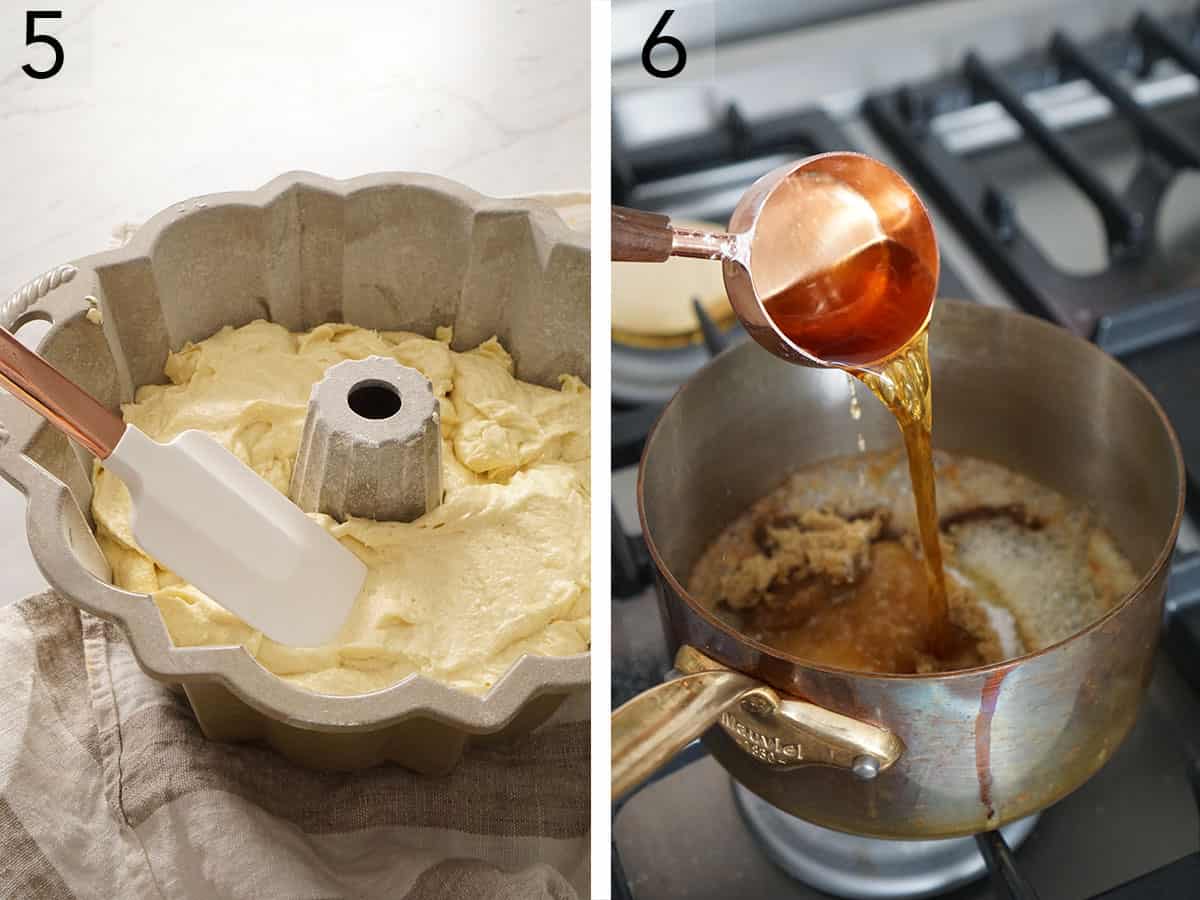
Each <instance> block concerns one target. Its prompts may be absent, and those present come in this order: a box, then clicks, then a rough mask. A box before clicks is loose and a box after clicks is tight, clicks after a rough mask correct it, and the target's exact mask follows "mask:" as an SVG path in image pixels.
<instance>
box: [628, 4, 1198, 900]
mask: <svg viewBox="0 0 1200 900" xmlns="http://www.w3.org/2000/svg"><path fill="white" fill-rule="evenodd" d="M751 5H752V6H754V7H755V8H756V9H757V11H758V12H759V13H761V14H762V15H763V16H767V15H768V12H769V11H768V10H767V7H769V6H771V4H769V3H765V2H759V0H751ZM883 5H885V4H872V6H883ZM619 6H620V4H618V7H619ZM891 6H892V7H894V8H893V9H890V10H888V11H885V12H881V13H874V14H870V15H861V16H858V17H854V18H847V19H845V20H840V21H834V22H831V23H825V24H821V25H819V26H813V27H808V28H804V29H801V30H796V31H784V32H780V33H774V34H769V35H767V36H764V37H759V38H756V39H751V40H742V41H740V42H739V43H735V44H732V45H730V46H728V47H722V48H720V50H719V54H718V57H717V66H716V71H717V79H716V81H715V82H714V83H712V84H709V85H707V86H703V87H700V88H692V89H688V90H683V89H675V90H666V91H638V92H630V93H621V92H620V90H619V89H620V87H621V85H622V84H624V83H626V82H628V81H629V80H630V79H629V78H628V77H626V75H625V74H623V73H627V70H628V65H625V64H623V63H622V60H621V59H617V60H615V63H616V65H615V68H614V87H615V89H616V90H617V91H618V93H617V95H616V96H615V97H614V131H613V135H614V146H613V192H614V200H615V201H616V202H620V203H624V204H626V205H630V206H640V207H643V208H652V209H660V210H664V211H668V212H671V213H673V214H675V215H680V216H687V217H692V218H706V219H716V220H718V221H720V220H723V219H725V218H727V217H728V215H729V213H730V211H731V210H732V207H733V205H734V204H735V203H736V201H737V199H738V197H739V196H740V194H741V192H742V190H743V189H744V188H745V187H746V186H747V185H748V184H749V183H750V181H752V180H753V179H754V178H756V177H757V176H758V175H759V174H762V173H763V172H765V171H767V170H769V169H770V168H772V167H774V166H775V165H778V164H780V163H781V162H784V161H786V160H788V159H793V158H797V157H800V156H804V155H808V154H811V153H815V152H821V151H823V150H832V149H857V150H860V151H862V152H865V153H869V154H871V155H873V156H877V157H879V158H881V159H883V160H885V161H887V162H889V163H891V164H893V165H895V166H896V167H897V168H899V169H900V171H902V172H904V173H905V174H906V176H908V177H909V178H910V179H911V180H912V181H913V182H914V183H915V184H916V186H917V187H918V190H919V191H921V192H922V194H923V195H924V196H925V197H926V198H927V199H928V200H929V201H930V207H931V211H932V214H933V217H934V222H935V226H936V227H937V229H938V237H939V242H940V244H941V248H942V257H943V276H942V282H941V290H940V293H941V295H942V296H957V297H966V298H968V299H973V300H975V301H977V302H982V303H988V304H995V305H1004V306H1015V307H1018V308H1021V309H1024V310H1026V311H1029V312H1032V313H1034V314H1036V315H1041V316H1044V317H1047V318H1050V319H1052V320H1054V321H1058V322H1059V323H1060V324H1062V325H1064V326H1065V327H1068V328H1071V329H1072V330H1075V331H1076V332H1077V333H1079V334H1081V335H1082V336H1084V337H1087V338H1089V339H1091V340H1094V341H1096V342H1097V343H1099V344H1100V346H1102V347H1104V348H1105V349H1106V350H1108V351H1109V352H1111V353H1113V354H1114V355H1116V356H1117V357H1118V358H1119V359H1121V360H1122V361H1123V362H1124V363H1125V364H1126V365H1128V366H1129V367H1130V368H1131V369H1133V370H1134V371H1135V372H1136V373H1137V374H1138V375H1139V376H1140V377H1141V378H1142V379H1143V381H1145V383H1146V384H1147V385H1148V387H1149V388H1150V389H1151V390H1152V391H1153V392H1154V393H1155V394H1156V396H1157V397H1158V398H1159V400H1160V402H1162V403H1163V405H1164V407H1165V408H1166V410H1167V413H1168V415H1169V417H1170V418H1171V420H1172V422H1173V424H1174V425H1175V428H1176V430H1177V431H1178V433H1179V435H1180V438H1181V441H1182V443H1183V445H1184V450H1185V456H1186V461H1187V465H1188V471H1189V485H1190V492H1189V504H1188V505H1189V521H1187V522H1185V528H1184V532H1183V534H1182V535H1181V539H1180V545H1179V546H1180V552H1179V554H1178V558H1177V562H1176V565H1175V568H1174V569H1173V576H1172V586H1171V589H1170V592H1169V597H1168V616H1167V622H1166V626H1165V632H1164V643H1163V650H1162V651H1161V652H1160V654H1159V660H1158V662H1157V665H1156V670H1155V676H1154V680H1153V682H1152V684H1151V686H1150V690H1149V695H1148V699H1147V702H1146V704H1145V706H1144V708H1143V710H1142V712H1141V716H1140V718H1139V720H1138V723H1137V726H1136V727H1135V729H1134V731H1133V733H1132V734H1131V735H1130V737H1129V738H1128V740H1127V741H1126V742H1125V744H1124V745H1123V746H1122V747H1121V749H1120V751H1119V752H1118V753H1117V754H1116V755H1115V756H1114V758H1113V759H1112V760H1111V762H1110V763H1109V764H1108V765H1107V766H1106V767H1105V768H1104V769H1103V770H1102V771H1101V772H1100V773H1099V774H1098V775H1097V776H1096V777H1094V778H1093V779H1092V780H1091V781H1089V782H1088V783H1087V784H1086V785H1085V786H1084V787H1083V788H1081V789H1080V790H1078V791H1077V792H1076V793H1074V794H1072V795H1071V796H1069V797H1067V798H1066V799H1065V800H1063V801H1061V802H1060V803H1058V804H1057V805H1055V806H1054V807H1051V808H1050V809H1048V810H1046V811H1045V812H1044V813H1043V814H1042V816H1041V818H1040V819H1039V820H1038V821H1037V822H1036V823H1035V824H1034V825H1033V827H1032V831H1031V832H1030V833H1029V835H1028V837H1027V838H1026V839H1025V840H1024V842H1023V843H1021V844H1020V846H1019V848H1017V849H1015V850H1014V851H1013V852H1012V853H1009V852H1007V848H1006V847H1005V846H1004V844H1003V842H1002V841H999V840H998V839H996V838H994V836H987V837H981V839H980V848H979V849H980V851H981V855H979V856H978V858H977V859H976V860H974V861H973V862H972V865H973V866H974V868H975V869H976V870H977V871H981V870H982V860H983V858H984V855H987V856H988V857H989V859H990V861H991V862H992V863H994V864H996V866H997V867H998V869H1004V867H1005V866H1009V867H1010V868H1011V869H1012V870H1015V872H1016V876H1015V877H1011V878H1009V879H1008V882H1007V883H1008V884H1009V885H1010V886H1009V887H1006V886H1005V882H1004V879H1003V878H998V877H994V878H992V879H982V880H978V879H977V880H975V881H974V882H972V883H971V884H969V885H967V886H965V887H957V888H951V889H949V890H950V892H949V893H947V892H946V891H945V890H941V889H938V890H935V891H934V892H935V893H937V895H938V896H947V897H954V898H985V897H996V898H1003V897H1009V896H1012V897H1032V896H1041V897H1044V898H1068V900H1070V898H1090V897H1101V896H1103V897H1109V898H1113V900H1115V898H1128V897H1138V898H1143V897H1149V898H1153V897H1163V898H1167V897H1170V898H1175V897H1187V896H1200V853H1198V852H1197V847H1198V843H1200V816H1198V813H1197V801H1196V796H1195V794H1194V790H1195V788H1194V785H1195V784H1196V783H1197V782H1196V778H1197V771H1198V768H1197V767H1198V766H1200V763H1198V760H1200V541H1198V540H1197V531H1196V528H1195V524H1194V522H1195V520H1196V517H1197V514H1198V513H1200V405H1198V404H1197V403H1196V401H1195V397H1196V396H1198V395H1200V79H1198V77H1197V76H1200V10H1198V9H1197V7H1196V5H1195V4H1194V3H1184V2H1171V0H1147V2H1142V3H1133V2H1123V0H1088V2H1082V0H1010V2H1007V3H998V2H990V0H957V2H942V3H936V2H929V3H920V4H909V3H894V4H891ZM759 7H761V9H758V8H759ZM724 8H725V5H723V4H718V14H719V15H718V26H720V24H721V22H720V13H721V10H722V9H724ZM617 24H619V20H617V19H614V25H615V26H616V25H617ZM734 31H736V29H734ZM722 35H723V31H722V29H721V28H720V27H718V38H719V39H721V38H722ZM617 37H619V36H617ZM972 51H974V52H975V59H974V61H972V62H966V61H967V59H968V55H969V54H970V53H971V52H972ZM781 85H786V86H787V88H786V89H781V87H780V86H781ZM1043 125H1045V126H1046V127H1042V126H1043ZM704 324H706V325H708V326H709V328H708V332H709V334H708V337H709V338H710V340H709V341H708V342H707V343H708V344H709V348H708V349H709V350H710V352H715V351H717V350H719V346H716V345H717V344H720V343H722V342H728V341H732V340H742V339H744V337H745V336H744V334H741V333H740V331H739V330H738V329H736V328H735V329H732V330H730V331H729V332H727V333H725V334H723V335H715V336H714V334H713V332H714V329H713V328H712V327H711V323H704ZM714 337H715V338H717V339H716V340H714V339H713V338H714ZM706 358H707V354H706V353H705V352H704V348H703V347H701V346H695V347H693V348H691V349H690V350H689V351H688V353H686V354H677V355H675V356H674V357H671V356H668V355H663V356H661V357H659V358H657V359H655V360H653V361H649V362H648V361H647V360H644V359H643V360H638V361H637V362H638V365H640V366H641V368H640V369H637V368H636V367H635V368H632V369H622V366H623V365H625V364H626V363H628V362H629V361H630V357H629V355H628V354H627V353H626V352H625V348H621V347H619V346H614V355H613V366H614V374H613V386H614V420H613V467H614V471H613V498H614V535H615V536H616V537H615V540H614V547H613V564H614V582H613V584H614V595H615V596H614V601H613V602H614V609H613V703H614V706H615V705H617V704H619V703H621V702H623V701H624V700H625V699H628V698H629V697H630V696H632V695H633V694H634V693H636V692H638V691H640V690H644V689H645V688H646V687H649V686H650V685H652V684H655V683H657V682H658V681H660V680H661V679H662V677H663V675H664V674H665V672H666V671H667V669H668V667H669V662H668V660H667V658H666V651H665V647H664V646H663V640H662V632H661V626H660V624H659V622H658V614H657V604H656V601H655V599H654V597H653V592H652V591H651V590H650V589H649V588H648V585H649V583H650V581H649V579H650V567H649V563H648V560H647V559H646V556H645V551H644V546H643V545H641V542H640V540H638V539H637V538H636V534H637V531H638V529H637V517H636V508H635V501H634V495H633V492H634V479H635V472H634V469H633V468H632V465H633V464H634V463H635V462H636V460H637V458H638V456H639V454H640V450H641V443H642V440H643V439H644V437H645V434H646V432H647V431H648V429H649V427H650V425H651V424H652V423H653V420H654V418H655V416H656V415H657V413H658V411H659V410H660V409H661V406H662V404H663V403H665V402H666V400H667V399H669V396H670V394H671V392H672V391H673V389H674V387H675V386H677V384H678V383H680V382H682V381H683V380H686V378H687V377H689V375H690V374H691V372H693V371H695V369H696V368H698V367H699V366H700V365H702V364H703V362H704V361H705V359H706ZM647 365H649V366H651V367H652V368H653V375H654V379H655V381H654V383H653V384H650V386H649V388H647V385H648V384H649V382H647V381H645V380H644V379H643V380H642V381H641V382H638V383H637V385H636V387H637V390H635V391H633V392H631V393H630V394H629V395H628V396H622V395H621V387H622V385H623V384H625V383H633V382H636V381H637V379H638V378H639V377H641V375H642V374H644V373H645V372H646V371H647V368H646V366H647ZM935 390H936V388H935ZM935 436H936V428H935ZM618 525H619V526H620V530H618V529H617V527H616V526H618ZM621 532H625V533H627V534H630V535H634V537H633V538H632V539H631V540H629V541H624V540H621V539H620V536H621ZM693 757H695V758H694V759H693ZM677 766H678V768H677V770H675V771H673V772H672V773H671V774H669V775H667V776H666V777H664V778H662V779H661V780H658V781H656V782H654V783H652V784H650V785H649V786H647V787H644V788H643V789H642V790H641V791H639V792H637V793H635V794H634V795H632V797H631V798H630V799H628V801H627V802H626V803H625V804H624V805H623V806H621V807H619V808H618V809H617V810H616V811H615V814H614V815H615V817H614V832H613V833H614V844H613V847H614V861H615V862H617V863H618V864H619V869H618V870H617V871H616V872H615V874H614V894H615V895H616V896H621V897H631V898H634V900H648V898H653V900H672V898H683V897H688V898H709V897H711V898H718V897H719V898H729V897H763V898H776V897H779V898H810V897H826V896H830V894H827V893H822V892H821V891H820V890H818V889H817V888H816V887H813V886H811V885H810V884H804V883H802V882H800V881H798V880H796V879H795V878H792V877H790V876H789V875H788V874H786V873H785V871H784V869H783V868H781V867H780V865H778V864H777V863H779V862H780V861H781V860H780V858H779V857H780V854H779V852H778V848H776V851H775V857H776V858H775V860H774V861H773V860H772V856H771V854H770V853H769V852H768V849H767V847H768V844H770V843H772V841H771V840H764V839H762V838H761V837H760V836H756V835H755V834H754V833H753V831H754V828H759V829H763V828H764V827H765V826H764V824H763V823H764V821H766V819H767V818H768V817H764V816H762V815H751V817H750V818H751V819H754V820H755V823H754V824H748V823H747V817H746V816H745V815H744V814H743V813H744V810H745V807H746V804H744V803H743V804H742V805H741V806H740V807H739V803H738V802H737V800H736V799H735V792H734V789H733V786H732V784H731V782H730V779H729V776H727V775H726V774H725V773H724V771H723V770H722V769H721V768H720V767H719V766H717V764H716V763H715V762H714V761H713V760H712V759H710V758H707V757H705V756H704V755H703V753H702V751H701V750H699V748H698V745H694V746H693V748H692V750H691V754H690V756H689V755H686V754H685V756H684V757H681V759H680V760H678V761H677ZM772 821H774V822H775V824H776V826H777V828H782V827H783V826H782V824H781V822H780V820H772ZM796 840H797V842H798V841H799V840H800V839H799V838H796ZM805 840H807V838H805ZM1013 840H1014V845H1015V839H1013ZM775 843H776V844H778V843H779V842H778V841H775ZM983 851H986V854H984V853H983ZM835 852H837V851H835V849H834V848H833V847H832V845H831V849H830V854H831V855H832V854H833V853H835ZM866 852H867V851H866V850H864V851H863V853H866ZM860 855H861V854H860ZM967 855H968V856H969V855H970V854H967ZM887 856H888V854H886V853H885V854H883V856H882V857H880V856H878V855H876V856H875V857H872V858H871V863H870V865H869V866H867V867H866V868H867V869H871V870H872V871H874V870H875V869H876V868H877V864H878V862H879V859H882V858H884V857H887ZM892 856H893V857H895V856H896V854H892ZM861 861H862V860H860V862H861ZM793 868H794V867H793ZM862 868H863V867H862V866H860V869H862ZM850 874H852V875H853V874H855V873H854V872H851V873H850ZM857 874H858V875H861V874H862V872H861V871H860V872H858V873H857ZM876 874H878V873H877V872H876ZM1138 878H1143V880H1141V881H1137V882H1136V883H1133V884H1126V882H1130V880H1131V879H1138ZM934 881H936V878H934ZM914 883H915V882H914ZM929 883H930V884H932V883H933V882H929ZM847 884H850V885H857V887H846V885H847ZM869 885H870V881H869V879H868V880H867V881H857V882H855V881H845V882H843V884H842V888H843V890H842V893H843V894H845V893H846V892H847V891H849V892H850V895H854V891H858V894H857V895H859V896H887V895H888V894H887V893H886V891H883V892H877V893H872V891H874V890H875V888H873V887H870V886H869ZM826 886H827V887H829V888H830V889H835V887H836V886H835V885H830V884H827V885H826ZM1123 886H1124V887H1123ZM881 890H882V889H881ZM939 891H940V892H939ZM1023 891H1028V893H1023ZM1106 892H1112V893H1106ZM910 895H911V894H910Z"/></svg>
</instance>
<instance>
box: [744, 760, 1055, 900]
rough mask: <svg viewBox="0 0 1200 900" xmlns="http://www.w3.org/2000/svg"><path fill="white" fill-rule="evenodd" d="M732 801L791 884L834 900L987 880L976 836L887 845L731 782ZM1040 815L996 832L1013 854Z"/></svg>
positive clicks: (874, 899) (907, 894)
mask: <svg viewBox="0 0 1200 900" xmlns="http://www.w3.org/2000/svg"><path fill="white" fill-rule="evenodd" d="M733 793H734V797H735V798H736V800H737V805H738V810H739V812H741V814H742V818H743V819H744V820H745V822H746V825H747V826H748V827H749V828H750V831H751V832H752V833H753V834H754V836H755V838H756V839H757V840H758V841H759V842H760V843H761V844H762V846H763V848H764V849H765V850H766V852H767V855H768V856H769V857H770V858H771V860H772V861H773V862H774V863H775V864H776V865H777V866H779V867H780V868H781V869H783V870H784V871H785V872H787V873H788V874H789V875H791V876H792V877H793V878H795V879H796V880H798V881H802V882H804V883H805V884H808V885H810V886H812V887H815V888H818V889H820V890H822V891H824V892H826V893H827V894H832V895H833V896H835V897H847V898H851V900H900V898H906V900H907V898H916V897H933V896H937V895H938V894H943V893H946V892H948V891H951V890H954V889H955V888H957V887H960V886H962V885H964V884H967V883H968V882H971V881H975V880H976V879H979V878H982V877H984V875H986V874H987V863H986V862H985V859H984V856H983V855H982V854H981V853H980V847H979V845H978V844H977V842H976V840H975V839H974V838H969V837H964V838H949V839H945V840H936V841H887V840H881V839H879V838H868V837H859V836H857V835H853V834H843V833H842V832H840V831H831V830H830V829H828V828H822V827H821V826H819V825H813V824H812V823H811V822H806V821H804V820H803V819H798V818H796V817H795V816H792V815H789V814H788V813H785V812H783V811H782V810H780V809H778V808H777V807H775V806H772V805H771V804H770V803H767V802H766V801H765V800H763V799H761V798H760V797H758V796H757V795H756V794H754V793H752V792H751V791H749V790H747V789H746V788H744V787H742V786H741V785H740V784H738V783H736V782H734V785H733ZM1037 820H1038V816H1036V815H1033V816H1029V817H1028V818H1025V819H1020V820H1018V821H1016V822H1013V823H1011V824H1009V825H1006V826H1004V827H1003V828H1001V829H1000V833H1001V834H1002V835H1003V837H1004V843H1005V844H1006V845H1007V846H1008V847H1011V848H1012V849H1014V850H1015V849H1016V848H1017V847H1019V846H1020V845H1021V843H1022V842H1023V841H1024V840H1025V838H1027V837H1028V836H1029V833H1030V832H1031V831H1033V826H1034V825H1035V824H1036V823H1037Z"/></svg>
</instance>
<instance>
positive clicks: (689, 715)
mask: <svg viewBox="0 0 1200 900" xmlns="http://www.w3.org/2000/svg"><path fill="white" fill-rule="evenodd" d="M675 668H676V669H677V670H678V671H680V672H681V673H683V674H682V675H681V676H680V677H678V678H675V679H673V680H671V681H668V682H666V683H664V684H660V685H659V686H658V687H655V688H651V689H650V690H648V691H646V692H645V693H643V694H639V695H638V696H637V697H635V698H634V699H632V700H630V701H629V702H628V703H626V704H625V705H624V706H622V707H621V708H620V709H618V710H617V711H616V712H615V713H613V716H612V779H613V780H612V796H613V799H614V800H616V799H619V798H620V797H622V796H624V795H625V794H626V793H628V792H629V791H630V790H632V789H633V788H635V787H637V786H638V785H639V784H641V783H642V782H643V781H645V780H646V779H647V778H649V777H650V776H651V775H652V774H653V773H654V772H655V771H656V770H657V769H658V768H660V767H661V766H662V765H664V764H665V763H666V762H667V761H668V760H670V759H671V757H673V756H674V755H675V754H676V753H678V752H679V751H680V750H682V749H683V748H684V747H686V746H687V745H688V744H690V743H691V742H692V741H694V740H695V739H696V738H698V737H700V735H702V734H704V732H706V731H707V730H708V729H709V728H711V727H712V726H713V725H719V726H720V727H721V728H722V729H723V730H724V731H725V732H726V734H728V735H729V737H730V738H732V739H733V741H734V742H735V743H736V744H737V745H738V746H739V747H740V748H741V749H742V750H743V751H745V752H746V753H749V754H750V755H752V756H754V757H755V758H756V759H757V760H759V762H761V763H762V764H763V765H766V766H770V767H771V768H775V769H792V768H795V767H797V766H802V765H827V766H835V767H838V768H843V769H848V770H849V771H851V772H853V773H854V774H855V775H856V776H858V777H859V778H862V779H871V778H874V777H875V776H876V775H878V774H879V773H880V772H883V771H885V770H886V769H888V768H889V767H891V765H892V764H893V763H895V761H896V760H897V759H899V758H900V754H901V753H902V752H903V750H904V745H903V743H902V742H901V741H900V739H899V738H898V737H896V735H894V734H892V732H890V731H888V730H887V729H885V728H880V727H879V726H876V725H871V724H869V723H866V722H861V721H859V720H857V719H852V718H850V717H849V716H844V715H842V714H841V713H835V712H832V711H830V710H827V709H825V708H823V707H820V706H816V705H815V704H812V703H807V702H805V701H803V700H794V699H788V698H783V697H780V695H779V694H778V693H776V692H775V690H774V689H772V688H771V687H769V686H767V685H765V684H763V683H762V682H761V681H758V680H756V679H754V678H751V677H750V676H749V675H744V674H742V673H741V672H736V671H733V670H732V669H728V668H726V667H724V666H722V665H721V664H720V663H717V662H716V661H715V660H712V659H709V658H708V657H707V656H705V655H704V654H702V653H700V652H699V651H698V650H696V649H695V648H693V647H688V646H684V647H681V648H680V650H679V653H678V654H677V655H676V657H675Z"/></svg>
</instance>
